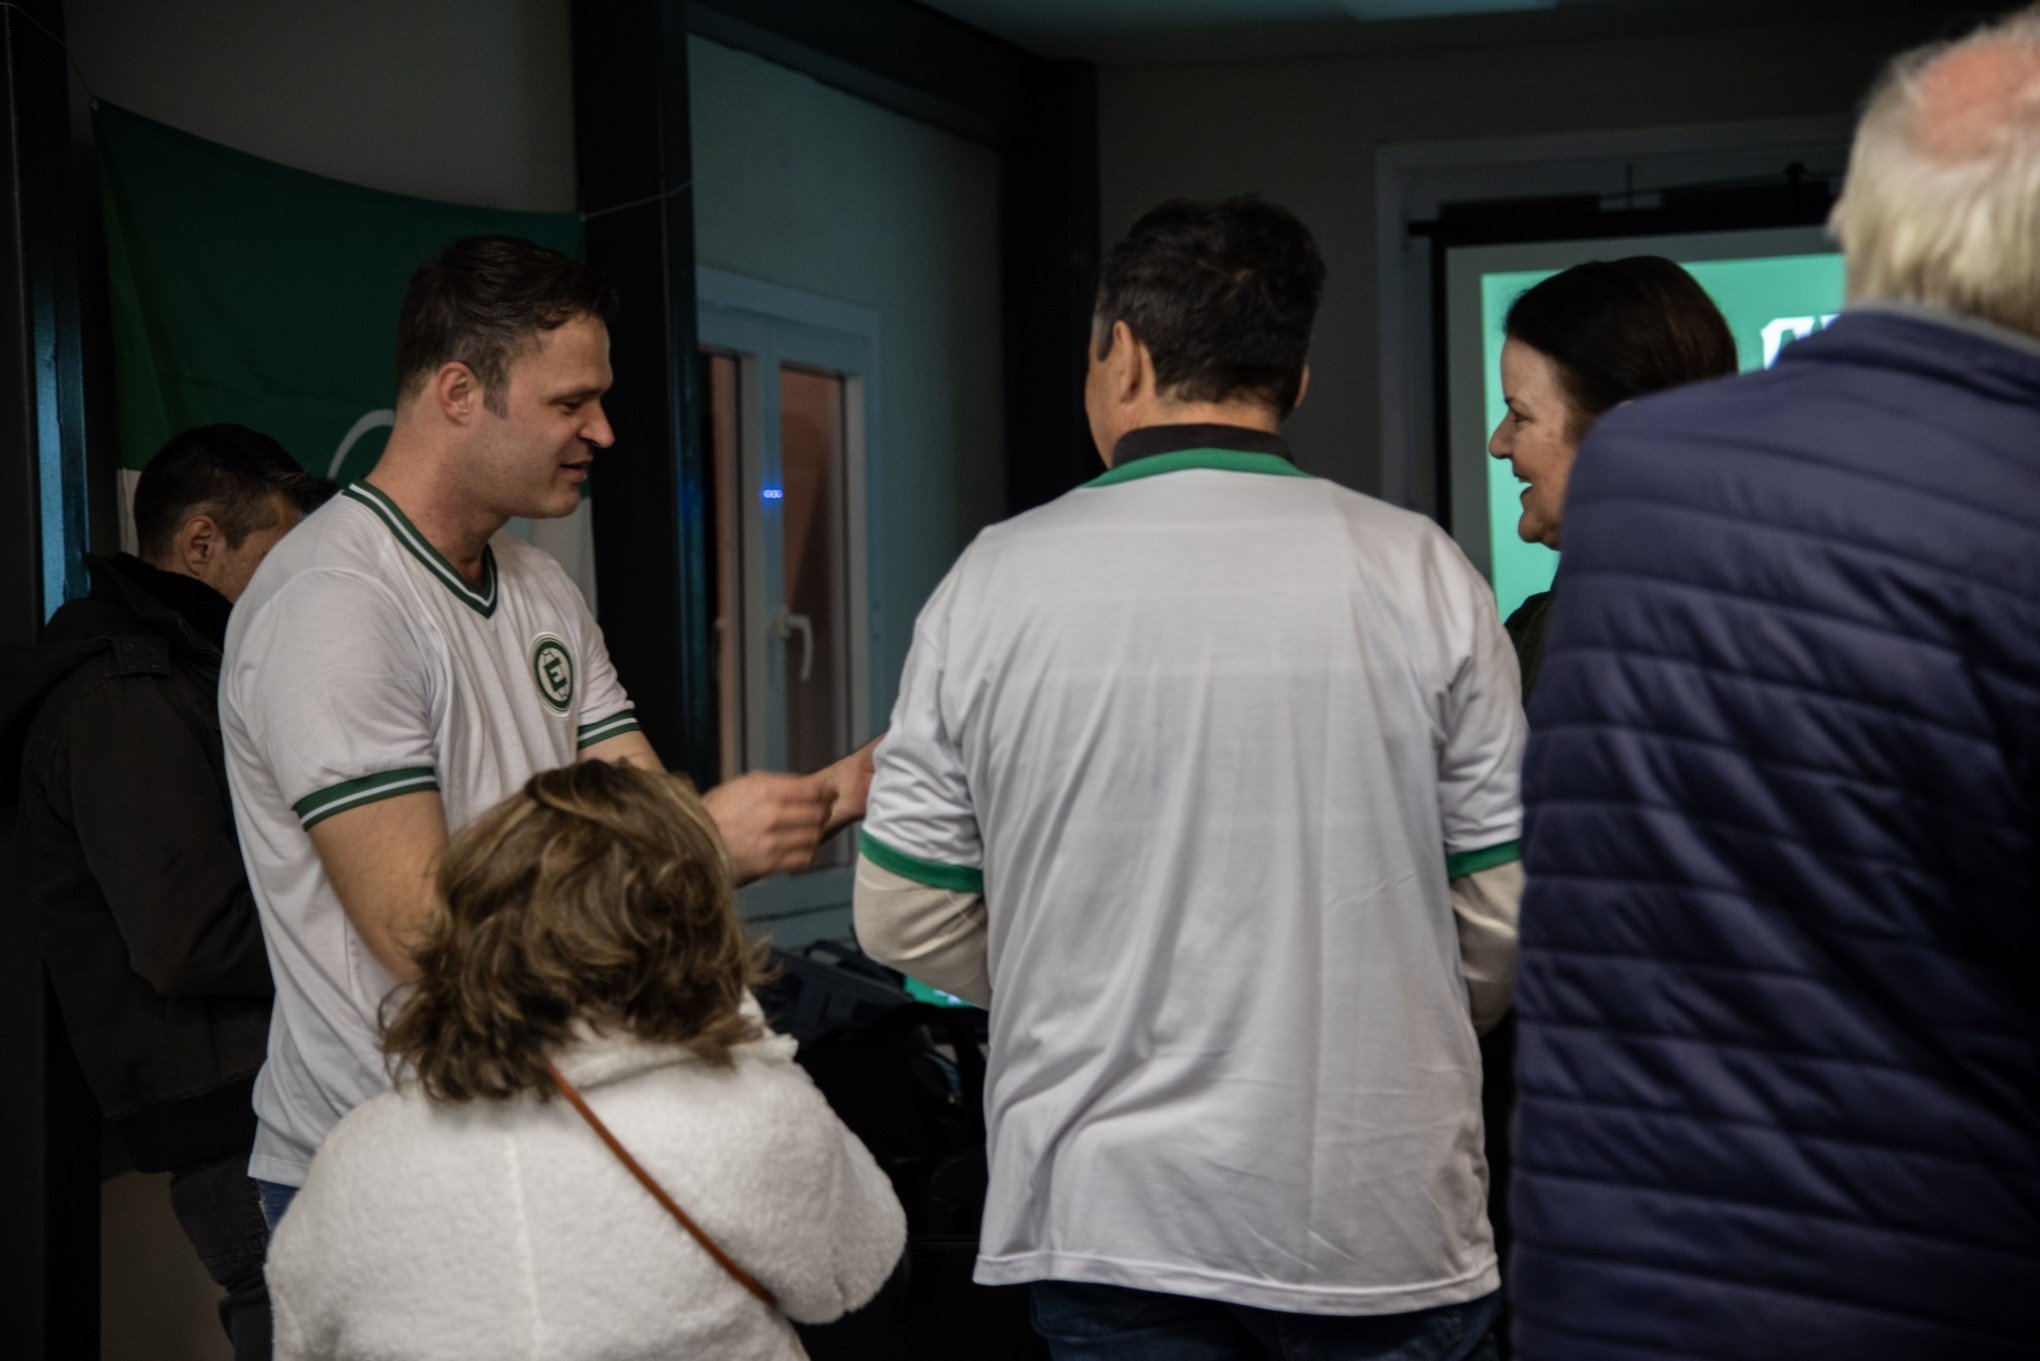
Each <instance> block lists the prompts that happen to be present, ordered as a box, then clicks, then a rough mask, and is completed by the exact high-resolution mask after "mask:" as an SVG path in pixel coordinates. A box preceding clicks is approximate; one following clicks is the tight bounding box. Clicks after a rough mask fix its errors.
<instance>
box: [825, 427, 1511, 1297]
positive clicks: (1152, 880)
mask: <svg viewBox="0 0 2040 1361" xmlns="http://www.w3.org/2000/svg"><path fill="white" fill-rule="evenodd" d="M1523 738H1524V727H1523V716H1522V709H1521V703H1520V699H1519V695H1518V680H1517V667H1516V662H1515V658H1514V656H1513V655H1512V653H1511V651H1510V647H1509V643H1508V640H1507V638H1506V636H1505V634H1504V632H1503V630H1502V626H1501V622H1500V620H1499V618H1498V616H1497V614H1496V610H1495V602H1494V597H1493V595H1492V594H1491V593H1490V591H1489V589H1488V587H1487V585H1486V583H1485V582H1484V581H1482V579H1481V578H1480V576H1479V574H1478V573H1476V572H1475V570H1474V569H1473V567H1472V566H1471V565H1470V564H1469V563H1468V562H1467V561H1466V559H1465V557H1464V556H1463V555H1462V554H1461V553H1460V551H1459V549H1458V548H1457V547H1456V546H1455V545H1454V544H1453V543H1452V541H1451V540H1450V539H1449V538H1448V537H1447V536H1446V535H1445V534H1444V533H1442V532H1441V531H1440V530H1439V529H1438V528H1437V526H1435V525H1434V524H1432V523H1431V522H1430V521H1429V520H1427V519H1425V518H1423V517H1421V516H1418V515H1414V514H1411V513H1409V512H1406V511H1402V510H1397V509H1395V508H1393V507H1390V506H1388V505H1385V504H1383V503H1381V502H1379V501H1376V500H1372V499H1370V498H1368V497H1365V496H1361V495H1358V494H1357V493H1354V492H1351V491H1348V490H1345V489H1343V488H1340V487H1338V486H1335V485H1333V484H1332V483H1329V482H1325V481H1320V480H1318V479H1315V478H1311V477H1308V476H1305V475H1303V474H1301V473H1298V472H1297V471H1296V469H1295V468H1294V467H1293V466H1292V465H1290V464H1289V463H1287V462H1286V461H1284V460H1283V459H1282V458H1280V457H1279V456H1277V455H1275V454H1270V453H1254V452H1243V451H1238V450H1220V451H1215V452H1214V451H1209V450H1204V451H1195V450H1193V451H1181V452H1175V453H1167V454H1160V455H1155V456H1150V457H1147V458H1142V459H1139V460H1137V461H1134V462H1129V463H1125V464H1123V465H1122V466H1121V467H1119V468H1117V469H1115V470H1114V471H1113V472H1111V473H1108V474H1106V475H1105V476H1104V477H1102V478H1099V479H1098V480H1097V481H1095V482H1093V483H1091V484H1090V485H1088V486H1086V487H1082V488H1079V489H1078V490H1076V491H1074V492H1072V493H1070V494H1069V495H1067V496H1065V497H1063V498H1062V499H1060V500H1058V501H1056V502H1054V503H1052V504H1050V505H1048V506H1045V507H1043V508H1041V509H1039V510H1035V511H1032V512H1029V513H1028V514H1025V515H1022V516H1020V517H1018V518H1017V519H1014V520H1011V521H1008V522H1007V523H1005V524H1002V525H998V526H995V527H993V528H991V529H988V530H986V531H984V533H982V534H981V535H979V537H978V538H977V540H976V542H974V543H973V544H972V545H971V547H970V548H969V549H968V550H967V551H966V552H965V553H964V555H963V557H962V558H961V560H959V561H958V563H957V564H956V566H955V567H954V569H953V570H952V571H951V572H950V574H949V576H948V577H947V579H946V580H944V582H943V583H942V585H941V586H940V588H939V589H938V590H937V591H936V592H935V594H934V596H933V597H932V598H931V599H930V601H929V602H928V604H927V606H926V608H925V609H924V610H923V611H922V613H921V616H920V619H919V621H918V623H917V624H916V626H915V635H914V642H913V647H912V651H911V653H910V654H909V656H908V659H907V664H906V671H905V675H904V677H903V679H902V681H901V686H900V695H899V701H898V705H897V707H896V708H895V709H894V712H893V719H892V727H891V730H890V732H889V733H888V735H887V737H886V739H885V741H884V743H883V744H882V745H881V746H880V748H879V751H878V757H877V776H876V779H875V781H874V783H873V786H872V791H871V802H870V811H869V814H868V817H867V820H866V822H865V831H864V839H863V848H864V852H865V855H866V856H867V858H868V859H870V860H871V861H872V862H873V863H875V864H878V865H880V866H883V867H885V868H888V869H891V870H893V871H894V872H896V873H899V874H903V875H906V876H908V877H910V878H913V879H917V880H919V881H920V882H922V883H926V884H931V885H936V886H940V887H944V888H952V889H964V890H973V889H976V890H981V891H982V892H983V894H984V899H985V908H986V919H987V927H988V941H987V953H988V963H989V970H990V978H991V987H992V1006H991V1018H992V1041H991V1061H990V1074H989V1080H988V1091H987V1097H986V1106H987V1117H988V1121H989V1126H990V1136H991V1186H990V1193H989V1199H988V1201H987V1203H986V1207H985V1215H984V1226H983V1236H982V1240H981V1251H980V1256H979V1259H978V1267H977V1279H978V1280H980V1281H983V1282H988V1283H994V1284H1007V1283H1014V1282H1020V1281H1029V1280H1041V1279H1058V1280H1066V1281H1080V1282H1095V1283H1101V1284H1114V1285H1126V1286H1133V1287H1138V1288H1143V1289H1149V1290H1159V1291H1167V1292H1171V1293H1177V1294H1184V1295H1193V1296H1200V1297H1205V1298H1212V1299H1219V1300H1225V1301H1229V1302H1233V1303H1237V1304H1242V1305H1249V1306H1256V1307H1261V1308H1267V1309H1277V1310H1286V1311H1292V1312H1302V1313H1320V1314H1388V1313H1403V1312H1409V1311H1414V1310H1419V1309H1426V1308H1431V1307H1434V1306H1440V1305H1447V1304H1453V1303H1458V1302H1463V1301H1467V1300H1471V1299H1475V1298H1478V1297H1479V1296H1481V1295H1484V1294H1486V1293H1488V1292H1490V1291H1492V1290H1494V1289H1495V1288H1496V1286H1497V1284H1498V1276H1497V1272H1496V1262H1495V1251H1494V1245H1493V1239H1492V1234H1491V1232H1490V1229H1489V1226H1488V1222H1487V1217H1486V1191H1487V1186H1486V1182H1487V1177H1486V1167H1485V1164H1484V1161H1483V1157H1482V1152H1481V1134H1482V1131H1481V1113H1480V1081H1481V1071H1480V1058H1479V1054H1478V1050H1477V1047H1476V1043H1475V1036H1474V1030H1473V1027H1472V1023H1471V1020H1470V1018H1469V1014H1468V1002H1467V994H1466V989H1465V986H1464V984H1463V982H1462V980H1461V977H1460V971H1459V958H1458V939H1457V932H1456V929H1455V925H1454V920H1453V914H1452V907H1451V904H1450V901H1449V898H1448V894H1447V875H1448V861H1449V862H1451V869H1450V872H1451V873H1453V874H1458V873H1465V872H1468V871H1469V870H1471V869H1476V868H1482V867H1485V866H1486V865H1491V864H1494V863H1498V862H1501V861H1505V860H1507V859H1509V858H1512V857H1513V855H1514V845H1513V843H1514V842H1515V840H1516V838H1517V837H1518V835H1519V834H1520V823H1521V811H1520V806H1519V802H1518V791H1517V779H1518V768H1519V765H1520V762H1521V754H1522V745H1523Z"/></svg>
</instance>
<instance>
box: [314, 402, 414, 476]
mask: <svg viewBox="0 0 2040 1361" xmlns="http://www.w3.org/2000/svg"><path fill="white" fill-rule="evenodd" d="M396 423H397V413H396V412H394V411H371V412H369V413H368V414H367V415H366V416H363V417H362V418H361V419H360V420H358V421H356V422H355V423H354V425H353V426H352V427H351V428H350V429H349V430H348V431H347V434H346V436H345V437H344V438H342V439H341V441H340V447H339V448H338V449H335V450H334V451H333V466H332V467H330V468H328V469H326V476H328V477H338V476H340V465H341V464H343V463H345V462H346V461H347V454H348V451H349V450H351V449H353V448H354V446H355V445H357V444H359V443H361V437H362V436H363V435H366V434H367V433H368V432H369V431H371V430H381V429H384V428H385V427H394V426H395V425H396Z"/></svg>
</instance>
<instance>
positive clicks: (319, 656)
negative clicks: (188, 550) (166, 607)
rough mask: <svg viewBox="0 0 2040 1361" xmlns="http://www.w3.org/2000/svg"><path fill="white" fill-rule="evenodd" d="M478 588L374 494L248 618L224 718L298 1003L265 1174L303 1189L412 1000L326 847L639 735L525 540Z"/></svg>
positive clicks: (343, 501) (323, 529)
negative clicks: (388, 1025) (326, 860)
mask: <svg viewBox="0 0 2040 1361" xmlns="http://www.w3.org/2000/svg"><path fill="white" fill-rule="evenodd" d="M483 568H484V576H483V581H482V584H481V585H480V586H479V587H474V586H470V585H469V584H468V583H467V582H466V581H464V580H462V578H461V576H460V574H459V573H458V572H457V571H455V570H454V568H453V567H452V565H451V564H449V563H448V562H447V561H446V560H445V559H444V558H442V557H441V556H440V555H439V553H438V552H437V551H435V550H434V549H433V547H432V545H431V544H430V543H429V542H427V541H426V539H425V537H424V536H423V535H421V534H420V533H419V532H418V531H417V529H416V528H415V527H414V526H413V525H412V524H411V522H410V520H409V519H407V518H406V517H405V515H404V513H403V512H402V511H401V510H399V509H398V508H397V506H396V503H395V502H393V501H391V500H390V499H389V498H388V497H387V496H385V495H384V494H383V493H382V492H380V491H378V490H377V489H376V488H375V487H373V486H370V485H369V484H367V483H365V482H363V483H356V484H354V485H353V486H350V487H348V488H347V489H346V490H345V491H344V492H342V493H341V494H340V495H339V496H336V497H334V498H333V500H332V501H331V502H330V503H328V504H327V505H326V506H325V507H323V508H322V509H321V510H319V511H318V513H317V514H315V515H313V516H311V517H310V518H309V519H307V520H306V521H305V522H304V523H303V524H302V525H300V526H298V527H297V528H296V529H294V530H292V531H291V532H290V534H288V535H287V536H285V538H284V540H283V541H282V543H280V544H278V545H277V547H276V549H275V550H274V551H273V552H272V553H270V555H269V557H268V558H267V559H266V560H265V561H264V562H263V564H262V566H261V568H260V569H258V570H257V572H256V573H255V579H254V580H253V581H252V582H251V583H249V587H248V590H247V593H246V594H245V595H243V596H242V597H241V599H240V600H239V601H238V602H237V603H236V604H235V606H234V613H233V618H232V622H231V623H230V624H229V626H228V629H227V651H226V662H225V666H224V668H223V670H222V673H221V678H220V719H221V728H222V732H223V735H224V737H225V742H226V752H227V768H228V776H229V781H230V783H231V785H232V789H233V798H234V818H235V823H236V825H237V826H238V827H239V829H240V834H241V854H242V856H243V858H244V859H245V860H246V861H247V864H248V880H249V883H250V885H251V886H252V888H253V890H254V894H255V904H256V908H257V910H258V912H259V914H260V916H261V920H262V934H263V939H264V941H265V943H266V944H267V945H268V948H269V965H270V969H271V972H273V973H274V974H275V976H276V1008H275V1011H274V1012H273V1013H272V1019H271V1021H270V1027H269V1055H268V1060H267V1062H265V1063H264V1064H263V1066H262V1072H261V1075H260V1076H259V1077H258V1078H257V1079H256V1082H255V1111H256V1114H257V1116H258V1117H259V1118H260V1127H259V1129H258V1131H257V1134H256V1140H255V1153H254V1157H253V1159H252V1160H251V1161H250V1162H249V1164H248V1170H249V1173H250V1175H252V1176H256V1177H260V1178H262V1179H264V1180H266V1181H275V1182H282V1183H284V1184H286V1185H290V1186H297V1185H300V1184H302V1182H303V1181H304V1177H305V1171H306V1169H307V1168H308V1167H309V1166H310V1165H311V1160H312V1155H313V1154H314V1153H315V1152H317V1151H318V1147H319V1144H320V1142H321V1141H322V1140H324V1138H325V1137H326V1133H327V1131H329V1130H330V1129H332V1128H333V1126H334V1125H336V1124H338V1123H339V1121H340V1118H341V1117H342V1116H344V1115H346V1114H347V1113H348V1112H349V1111H351V1110H353V1109H354V1108H355V1107H356V1106H358V1105H360V1104H361V1103H362V1102H364V1101H366V1100H368V1099H369V1098H370V1097H372V1096H375V1095H376V1094H378V1093H380V1092H382V1091H384V1090H386V1089H387V1088H388V1086H389V1081H388V1077H387V1073H386V1070H385V1067H384V1062H383V1057H382V1053H381V1051H380V1049H379V1048H378V1041H379V1038H380V1036H381V1030H382V1028H381V1019H382V1018H381V1011H382V1008H383V1005H384V1003H385V1000H386V999H387V998H388V997H389V995H390V993H391V992H392V990H393V989H394V987H395V981H394V980H393V979H392V978H391V977H390V975H389V973H388V971H386V970H385V969H384V968H383V967H382V965H381V964H380V963H378V962H377V961H376V959H375V957H374V956H373V955H371V954H370V953H369V951H368V947H367V946H366V945H365V944H363V942H362V940H361V937H360V936H359V935H357V934H356V933H355V931H354V928H353V927H352V926H351V925H350V924H349V923H348V921H347V915H346V913H345V911H344V910H343V909H342V907H341V905H340V899H339V896H338V895H337V894H336V893H335V892H334V891H333V885H332V882H331V881H330V880H329V879H327V877H326V873H325V870H324V868H323V867H322V866H321V864H320V863H319V857H318V854H317V853H316V852H315V851H314V850H313V849H312V843H311V838H310V837H309V836H308V835H307V832H308V831H309V829H310V828H312V827H313V826H316V825H317V824H318V823H319V822H320V821H322V820H323V819H325V818H328V817H331V816H333V815H334V814H335V813H340V812H344V811H346V810H348V809H350V808H358V807H360V806H362V805H364V804H368V803H373V802H375V801H376V800H378V799H386V798H392V797H394V796H396V795H398V794H406V793H411V792H413V791H416V790H423V789H437V790H438V791H439V794H440V798H441V799H442V800H443V802H444V804H445V807H446V822H447V827H448V829H449V831H452V832H458V831H459V830H460V829H461V828H462V827H464V826H465V825H466V824H467V823H469V822H471V821H473V820H474V819H475V818H476V817H477V816H479V815H480V814H482V813H484V812H486V811H487V810H488V809H489V808H490V807H492V806H493V805H495V804H496V803H498V802H500V801H501V800H503V799H504V798H506V797H508V796H509V795H510V794H513V793H515V792H516V791H517V789H518V788H519V787H520V786H522V785H523V783H524V782H525V781H526V780H528V779H529V778H531V776H532V775H534V774H536V773H538V772H539V771H541V770H549V769H552V768H554V767H557V766H562V765H566V764H568V763H569V762H571V761H572V760H574V758H575V753H576V752H577V751H578V750H579V749H580V748H581V747H585V746H588V745H590V744H592V743H595V742H599V741H601V740H603V739H604V738H607V737H613V736H616V735H617V734H619V733H623V732H629V731H632V730H633V729H635V728H636V727H637V726H638V724H637V720H636V719H635V718H634V717H633V716H632V713H631V707H630V701H629V699H628V698H627V697H626V696H625V694H624V692H623V688H622V686H621V685H620V684H619V683H618V682H617V679H616V670H615V668H614V667H613V666H611V665H610V661H609V653H608V651H607V649H606V648H605V647H604V646H603V642H602V630H601V629H600V628H599V627H597V625H596V623H595V620H594V618H593V616H591V615H590V614H589V612H588V607H587V604H586V603H585V602H584V601H583V600H582V598H581V593H580V592H579V591H578V590H576V589H575V587H574V584H573V582H572V581H571V580H569V579H568V577H567V574H566V573H565V572H564V571H562V570H561V568H560V566H559V564H557V563H555V562H554V561H553V560H552V559H551V558H549V557H547V556H546V555H545V554H544V553H542V552H540V551H539V550H537V549H535V548H532V547H530V546H529V545H527V544H524V543H520V542H519V541H518V540H516V539H515V538H513V537H511V536H509V535H507V534H499V535H497V536H496V538H495V539H494V540H492V541H491V543H490V545H489V548H488V549H487V550H486V551H485V553H484V558H483Z"/></svg>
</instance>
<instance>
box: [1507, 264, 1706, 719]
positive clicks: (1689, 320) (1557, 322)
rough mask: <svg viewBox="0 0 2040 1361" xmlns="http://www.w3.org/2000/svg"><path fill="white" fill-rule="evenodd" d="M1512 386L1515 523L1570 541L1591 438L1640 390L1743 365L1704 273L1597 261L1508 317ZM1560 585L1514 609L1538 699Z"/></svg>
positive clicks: (1516, 635)
mask: <svg viewBox="0 0 2040 1361" xmlns="http://www.w3.org/2000/svg"><path fill="white" fill-rule="evenodd" d="M1503 331H1504V333H1505V334H1506V336H1507V339H1506V340H1505V341H1504V343H1503V345H1502V395H1503V398H1504V399H1505V400H1506V401H1507V403H1508V407H1509V410H1508V414H1507V415H1505V416H1503V417H1502V423H1501V424H1500V425H1498V426H1496V427H1495V433H1494V435H1493V437H1492V438H1490V439H1489V440H1488V452H1489V453H1490V454H1492V455H1494V457H1496V458H1505V459H1507V460H1508V461H1509V466H1510V468H1511V469H1513V470H1514V472H1515V474H1516V476H1517V477H1519V478H1521V479H1522V480H1523V481H1524V482H1526V483H1528V484H1529V485H1528V486H1527V487H1525V488H1524V489H1523V518H1522V519H1521V520H1520V521H1519V522H1518V523H1517V526H1516V532H1517V533H1518V534H1519V535H1521V536H1522V538H1523V541H1524V542H1525V543H1541V544H1544V545H1546V546H1547V547H1550V548H1557V547H1558V546H1559V531H1560V527H1561V522H1562V521H1563V519H1564V513H1565V485H1566V479H1567V478H1568V477H1569V476H1570V475H1571V473H1572V465H1573V458H1574V456H1575V455H1577V454H1578V453H1579V450H1580V441H1581V440H1583V439H1585V438H1586V434H1587V431H1588V430H1590V429H1592V428H1593V424H1594V422H1595V421H1597V420H1599V419H1600V418H1601V416H1602V415H1604V414H1605V413H1606V412H1608V411H1609V410H1611V409H1613V408H1614V407H1617V406H1620V405H1621V404H1622V403H1624V402H1627V401H1630V400H1631V399H1633V398H1637V397H1641V396H1644V395H1645V394H1647V393H1652V392H1658V391H1661V390H1663V389H1665V388H1670V387H1677V386H1679V385H1680V384H1682V383H1691V382H1696V381H1698V380H1699V379H1702V378H1716V377H1721V376H1723V375H1725V374H1731V373H1734V372H1735V371H1736V362H1735V338H1734V337H1733V336H1731V335H1730V334H1729V331H1728V322H1727V321H1726V320H1724V319H1723V317H1722V315H1721V309H1720V308H1718V307H1716V306H1715V305H1714V300H1713V299H1711V298H1709V297H1708V296H1707V294H1706V293H1705V292H1704V291H1703V290H1702V289H1701V287H1700V285H1699V284H1697V283H1695V282H1694V281H1693V276H1692V275H1690V274H1688V273H1687V272H1686V271H1685V270H1683V269H1681V268H1679V267H1678V266H1677V265H1675V264H1673V263H1672V262H1671V261H1670V260H1667V259H1664V258H1663V257H1661V256H1656V255H1632V256H1630V257H1629V258H1628V259H1625V260H1592V261H1589V262H1588V263H1586V264H1583V265H1574V266H1573V267H1572V268H1571V269H1568V270H1565V271H1563V272H1562V273H1558V274H1554V275H1552V276H1551V277H1550V278H1549V279H1546V280H1545V281H1544V282H1542V283H1540V284H1538V285H1537V286H1536V287H1534V288H1531V289H1529V290H1528V291H1526V292H1525V293H1524V294H1523V295H1522V296H1521V297H1519V298H1517V299H1516V301H1515V303H1514V304H1513V305H1512V306H1511V307H1510V308H1509V315H1508V318H1507V320H1506V321H1505V322H1504V323H1503ZM1552 599H1553V595H1552V592H1550V591H1544V592H1541V593H1540V594H1537V595H1533V596H1531V597H1530V598H1529V599H1528V600H1526V601H1524V602H1523V605H1522V607H1521V608H1520V609H1518V610H1517V611H1516V612H1515V613H1514V614H1512V615H1510V616H1509V637H1510V639H1511V641H1513V642H1514V643H1515V644H1516V657H1517V660H1518V662H1520V663H1521V665H1522V668H1523V697H1524V699H1525V700H1528V699H1529V697H1530V689H1531V687H1532V686H1533V685H1534V684H1535V683H1536V680H1537V668H1538V666H1539V664H1540V663H1541V662H1542V661H1543V660H1544V626H1545V623H1546V622H1547V621H1548V620H1549V618H1550V615H1551V604H1552Z"/></svg>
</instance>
